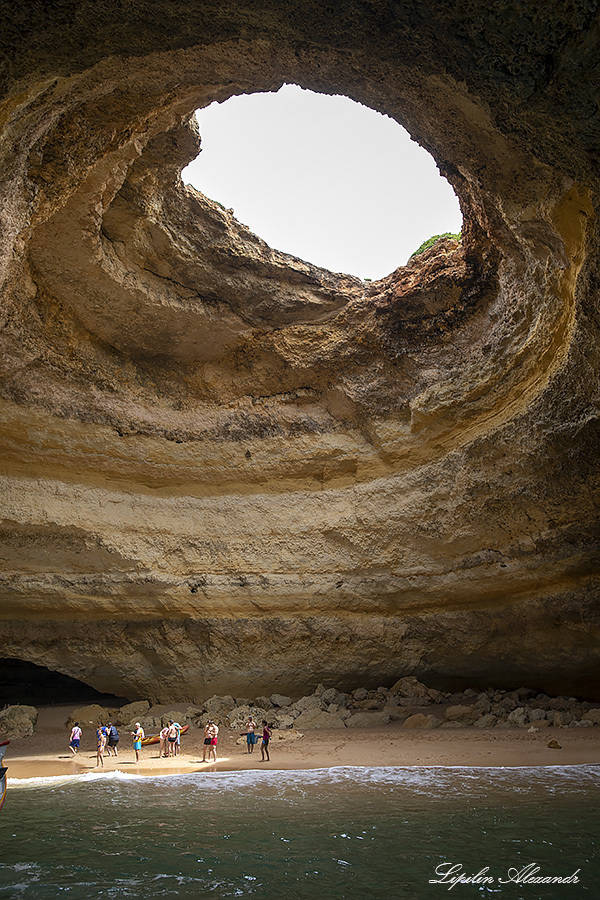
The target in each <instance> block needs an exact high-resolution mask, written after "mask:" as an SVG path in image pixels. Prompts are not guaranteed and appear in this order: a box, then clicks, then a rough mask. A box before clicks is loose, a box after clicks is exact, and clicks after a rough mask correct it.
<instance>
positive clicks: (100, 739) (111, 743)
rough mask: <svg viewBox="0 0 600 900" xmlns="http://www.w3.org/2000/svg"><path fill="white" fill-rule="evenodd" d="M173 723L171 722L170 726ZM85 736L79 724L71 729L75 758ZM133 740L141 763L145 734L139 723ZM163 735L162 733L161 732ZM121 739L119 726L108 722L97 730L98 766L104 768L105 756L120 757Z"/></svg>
mask: <svg viewBox="0 0 600 900" xmlns="http://www.w3.org/2000/svg"><path fill="white" fill-rule="evenodd" d="M172 724H173V723H172V722H169V726H171V725H172ZM177 728H178V729H179V730H178V731H177V734H176V736H175V740H177V736H178V735H179V732H180V731H181V726H179V725H177ZM82 734H83V730H82V728H81V725H80V724H79V722H74V723H73V727H72V728H71V734H70V736H69V750H70V751H71V753H72V754H73V756H75V755H76V754H77V753H79V746H80V744H81V736H82ZM130 734H131V736H132V738H133V749H134V751H135V761H136V762H139V759H140V750H141V749H142V741H143V740H144V737H145V734H144V729H143V728H142V726H141V724H140V723H139V722H136V723H135V731H131V732H130ZM161 734H162V732H161ZM120 739H121V735H120V734H119V730H118V728H117V726H116V725H115V724H114V723H113V722H107V723H106V725H103V724H102V723H100V724H99V725H98V728H97V729H96V765H97V766H104V754H105V753H106V755H107V756H110V755H111V751H112V755H113V756H118V755H119V740H120Z"/></svg>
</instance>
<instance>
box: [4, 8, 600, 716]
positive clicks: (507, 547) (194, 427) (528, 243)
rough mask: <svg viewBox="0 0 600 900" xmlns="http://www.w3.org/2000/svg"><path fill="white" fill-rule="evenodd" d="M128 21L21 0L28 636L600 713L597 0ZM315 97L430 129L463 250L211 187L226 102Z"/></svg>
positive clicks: (170, 693)
mask: <svg viewBox="0 0 600 900" xmlns="http://www.w3.org/2000/svg"><path fill="white" fill-rule="evenodd" d="M98 10H99V7H98V5H97V4H91V3H89V2H84V3H81V2H75V0H63V2H61V3H60V4H58V5H57V4H51V3H45V4H42V3H35V4H27V5H25V6H23V4H15V3H8V2H4V0H2V2H0V11H1V14H2V22H3V28H2V31H1V33H0V52H1V54H2V60H3V63H2V67H1V68H0V195H1V197H2V204H1V206H0V291H1V292H2V304H1V314H0V420H1V423H2V425H1V427H0V461H1V462H0V500H1V502H0V516H1V519H0V563H1V571H0V645H1V646H2V654H3V656H4V657H7V658H16V659H22V660H28V661H31V662H34V663H36V664H38V665H41V666H46V667H48V668H50V669H52V670H56V671H58V672H62V673H64V674H67V675H70V676H72V677H75V678H78V679H80V680H83V681H84V682H85V683H87V684H89V685H92V686H93V687H95V688H97V689H98V690H101V691H108V692H111V693H114V694H116V695H117V696H123V697H127V698H128V699H131V700H137V699H139V698H143V697H148V698H150V699H151V700H152V702H156V701H161V702H168V703H175V702H177V703H178V704H181V703H189V702H197V701H198V700H199V699H200V698H202V697H206V696H209V695H210V694H226V693H229V694H233V696H237V695H238V694H239V695H240V696H250V695H251V696H258V695H260V694H264V695H265V696H268V695H270V694H271V693H272V692H273V691H278V692H281V693H285V694H289V695H290V696H292V697H297V696H299V695H300V694H301V693H305V692H307V691H310V690H313V689H314V687H315V685H316V684H317V683H318V682H323V683H324V684H327V685H328V687H336V688H337V689H338V690H341V691H343V690H346V689H348V688H349V687H351V686H352V685H355V684H361V685H365V686H366V687H372V688H375V687H377V686H380V685H392V684H393V683H394V682H395V681H396V680H397V679H398V678H399V677H406V676H414V677H416V678H418V679H425V680H427V682H428V683H431V684H432V685H433V686H434V687H438V688H440V689H444V690H445V689H447V688H452V689H454V688H457V687H460V686H463V685H464V684H470V685H473V686H478V687H480V688H482V687H484V688H485V687H488V686H489V685H494V686H504V687H509V688H515V687H518V686H519V684H523V683H527V684H531V685H532V686H534V687H535V688H536V689H537V690H544V691H546V692H558V693H563V694H564V693H570V694H575V693H577V694H578V695H581V696H590V697H591V696H592V695H593V696H595V697H600V676H599V673H600V639H599V638H600V613H599V603H598V596H599V587H600V582H599V552H598V508H599V504H598V502H597V501H598V482H599V478H598V475H599V466H600V461H599V454H598V446H599V445H600V440H599V438H600V434H599V431H600V429H599V414H598V389H599V370H600V349H599V348H600V339H599V338H600V334H599V331H600V320H599V316H598V291H599V285H600V268H599V254H600V241H599V237H600V235H599V229H598V208H599V203H598V200H599V184H598V134H599V133H600V110H599V107H598V103H597V96H596V92H595V79H596V74H597V59H598V54H599V50H600V48H599V46H598V44H599V37H598V29H597V25H596V19H595V16H596V10H595V4H593V3H588V4H586V3H568V4H565V3H548V4H544V5H539V8H538V7H536V10H537V12H536V15H530V14H529V5H528V4H523V3H521V2H518V0H505V2H503V3H502V5H501V13H499V12H498V8H497V5H496V4H478V6H477V10H476V23H475V24H474V18H473V16H474V6H473V4H472V3H471V2H467V0H456V2H452V3H437V2H436V3H434V2H433V0H417V2H414V3H407V4H401V3H393V4H380V3H371V4H368V3H358V2H356V0H340V2H338V3H336V4H329V5H327V4H322V3H320V2H317V0H289V2H286V3H280V4H264V3H256V2H252V3H251V2H249V0H241V2H237V0H236V2H235V3H232V2H229V0H224V2H219V3H216V0H206V2H202V3H197V2H192V0H181V2H178V3H177V4H173V3H168V2H166V0H152V2H151V3H149V4H147V3H146V4H144V3H141V2H137V0H132V2H128V3H122V2H119V3H117V2H116V0H106V2H104V3H103V4H102V5H101V13H99V12H98ZM24 11H25V12H24ZM66 23H68V26H67V25H66ZM286 82H287V83H296V84H299V85H302V86H304V87H306V88H311V89H313V90H317V91H322V92H326V93H331V94H342V95H346V96H349V97H351V98H353V99H355V100H358V101H359V102H361V103H363V104H366V105H369V106H371V107H372V108H374V109H376V110H379V111H380V112H382V113H385V114H387V115H389V116H391V117H393V118H394V119H395V120H397V121H398V122H399V123H400V124H402V125H403V126H405V127H406V128H407V129H408V131H409V132H410V134H411V136H412V137H413V138H414V139H415V140H417V141H418V142H419V143H421V145H422V146H424V147H425V148H426V149H427V150H428V151H429V152H430V153H431V154H432V155H433V157H434V159H435V161H436V163H437V165H438V167H439V169H440V172H441V173H442V174H443V175H444V176H445V177H446V178H447V179H448V180H449V182H450V183H451V185H452V186H453V188H454V190H455V191H456V193H457V195H458V197H459V200H460V203H461V207H462V211H463V218H464V224H463V231H462V242H461V243H458V242H456V241H453V240H451V239H444V240H441V241H439V242H438V243H436V244H434V246H433V247H431V248H430V249H429V250H427V251H426V252H424V253H423V254H420V255H419V256H418V257H415V258H413V259H411V260H410V261H409V263H408V264H407V265H406V266H402V265H400V263H401V262H402V261H401V260H399V261H398V263H399V267H398V268H397V269H396V270H395V271H393V272H392V273H390V274H389V275H388V276H387V277H386V278H383V279H381V280H380V281H377V282H373V283H367V282H363V281H361V280H360V279H358V278H355V277H352V276H350V275H346V274H343V273H332V272H328V271H326V270H323V269H320V268H318V267H316V266H314V265H312V264H310V263H309V262H306V261H303V260H300V259H297V258H295V257H292V256H290V255H287V254H285V253H282V252H279V251H278V250H275V249H272V248H270V247H269V246H267V244H266V243H265V242H264V241H262V240H260V239H259V238H257V237H256V236H255V235H253V234H252V233H251V232H250V231H249V229H248V228H246V227H245V226H244V225H242V224H241V223H239V222H238V221H236V219H235V217H234V216H233V215H232V213H231V212H230V211H228V210H226V209H224V208H223V207H221V206H220V204H219V203H217V202H215V201H213V200H211V199H209V198H207V197H205V196H203V195H202V194H200V193H199V192H197V191H195V190H194V189H192V188H190V187H188V186H186V185H184V184H183V182H182V180H181V177H180V173H181V170H182V168H183V166H185V165H186V164H187V162H188V161H189V160H191V159H192V158H194V157H195V156H196V155H197V153H198V151H199V149H200V140H201V135H199V134H198V130H197V126H196V124H195V119H194V118H193V113H194V110H196V109H198V108H202V107H205V106H207V105H208V104H209V103H211V102H213V101H215V100H217V101H223V100H225V99H226V98H228V97H229V96H231V95H234V94H241V93H248V92H253V91H270V90H276V89H277V88H278V87H279V86H280V85H281V84H283V83H286ZM240 152H241V154H242V161H243V148H241V151H240ZM374 164H376V163H375V162H374ZM350 189H351V188H349V190H350ZM293 214H294V211H293V210H290V215H291V216H293ZM406 214H407V212H406V210H398V215H399V216H405V215H406ZM359 226H360V227H363V226H364V234H365V241H368V240H369V228H368V223H358V222H357V227H359ZM421 239H422V236H417V235H415V246H417V245H418V244H419V243H420V241H421ZM233 706H234V703H233V702H232V704H231V707H230V709H231V708H233ZM219 710H220V712H219V714H221V712H222V713H223V714H224V713H226V712H227V711H228V710H225V709H224V707H220V708H219ZM360 715H367V714H366V713H364V714H363V713H361V714H360ZM356 718H357V716H353V717H352V719H350V720H349V721H350V723H351V722H352V720H353V719H356Z"/></svg>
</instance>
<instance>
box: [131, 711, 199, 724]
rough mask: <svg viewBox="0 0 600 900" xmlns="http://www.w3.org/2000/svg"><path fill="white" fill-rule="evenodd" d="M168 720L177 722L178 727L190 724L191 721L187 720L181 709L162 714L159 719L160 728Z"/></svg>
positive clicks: (167, 722)
mask: <svg viewBox="0 0 600 900" xmlns="http://www.w3.org/2000/svg"><path fill="white" fill-rule="evenodd" d="M169 720H171V721H172V722H179V724H180V725H186V724H190V723H191V721H192V720H191V719H188V717H187V716H186V714H185V713H184V711H183V710H182V709H170V710H169V711H168V712H166V713H163V714H162V716H161V717H160V724H161V728H164V726H165V725H168V724H169ZM140 721H141V720H140Z"/></svg>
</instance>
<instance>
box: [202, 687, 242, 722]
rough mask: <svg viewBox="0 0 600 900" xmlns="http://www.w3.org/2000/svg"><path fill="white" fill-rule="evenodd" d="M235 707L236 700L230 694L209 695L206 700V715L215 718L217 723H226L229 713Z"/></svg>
mask: <svg viewBox="0 0 600 900" xmlns="http://www.w3.org/2000/svg"><path fill="white" fill-rule="evenodd" d="M235 707H236V702H235V700H234V699H233V697H230V696H229V695H228V694H227V695H226V696H224V697H217V696H214V697H209V698H208V700H205V701H204V708H205V710H206V717H207V718H209V719H213V720H214V721H215V722H216V723H217V725H220V724H221V723H224V722H225V719H226V718H227V716H228V715H229V713H230V712H231V711H232V710H233V709H235Z"/></svg>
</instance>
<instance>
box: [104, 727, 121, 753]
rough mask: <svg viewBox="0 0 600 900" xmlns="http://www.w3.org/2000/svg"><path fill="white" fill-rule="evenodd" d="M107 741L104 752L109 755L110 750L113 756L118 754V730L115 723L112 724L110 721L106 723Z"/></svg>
mask: <svg viewBox="0 0 600 900" xmlns="http://www.w3.org/2000/svg"><path fill="white" fill-rule="evenodd" d="M107 730H108V741H107V744H106V753H107V755H108V756H110V751H111V750H112V751H113V756H118V755H119V753H118V744H119V731H118V729H117V726H116V725H113V723H112V722H109V723H108V727H107Z"/></svg>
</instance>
